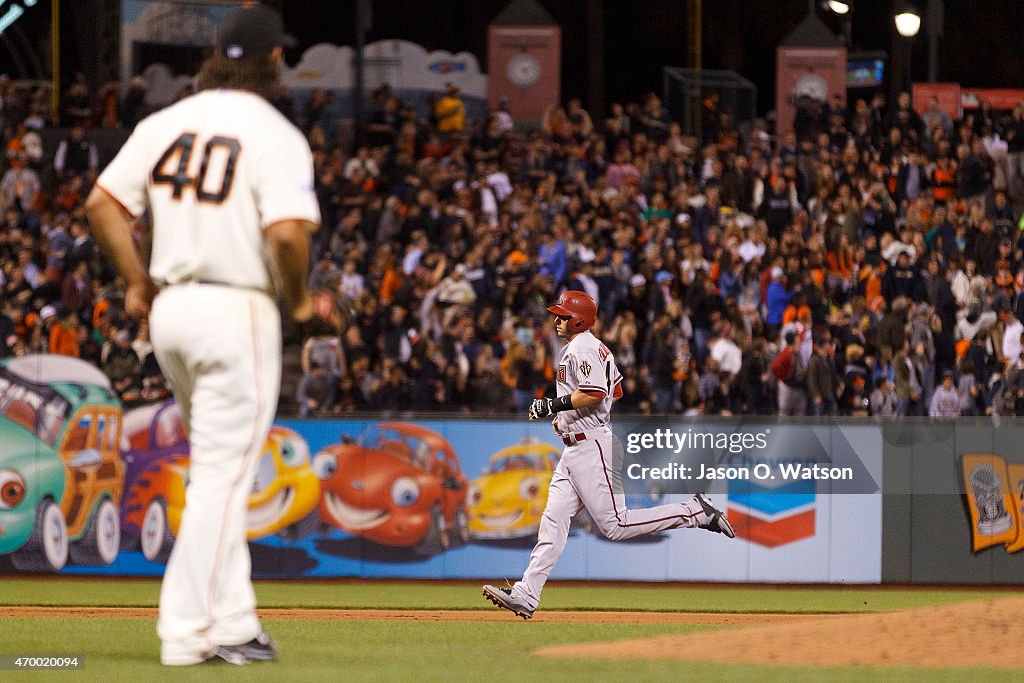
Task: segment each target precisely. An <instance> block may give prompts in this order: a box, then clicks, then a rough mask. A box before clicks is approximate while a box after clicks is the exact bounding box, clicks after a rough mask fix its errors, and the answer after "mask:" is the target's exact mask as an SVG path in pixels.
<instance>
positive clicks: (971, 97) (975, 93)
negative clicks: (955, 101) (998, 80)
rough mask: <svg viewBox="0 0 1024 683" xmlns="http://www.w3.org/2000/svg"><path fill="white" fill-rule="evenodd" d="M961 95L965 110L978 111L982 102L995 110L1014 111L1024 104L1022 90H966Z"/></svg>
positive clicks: (1023, 92) (1023, 91)
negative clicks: (985, 102)
mask: <svg viewBox="0 0 1024 683" xmlns="http://www.w3.org/2000/svg"><path fill="white" fill-rule="evenodd" d="M961 93H962V94H961V98H960V99H961V102H962V104H963V108H964V109H977V108H978V107H980V106H981V102H982V100H987V101H988V103H989V104H991V105H992V108H993V109H1013V108H1014V107H1016V106H1017V105H1018V104H1020V103H1021V102H1024V90H1022V89H1020V88H964V89H963V90H962V91H961Z"/></svg>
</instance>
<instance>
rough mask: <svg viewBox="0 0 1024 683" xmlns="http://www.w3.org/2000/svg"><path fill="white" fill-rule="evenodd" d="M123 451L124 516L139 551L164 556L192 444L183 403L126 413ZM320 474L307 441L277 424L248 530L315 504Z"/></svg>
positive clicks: (280, 524) (257, 531) (254, 534)
mask: <svg viewBox="0 0 1024 683" xmlns="http://www.w3.org/2000/svg"><path fill="white" fill-rule="evenodd" d="M122 449H123V450H122V454H121V457H122V458H123V459H124V462H125V465H126V467H127V474H126V477H125V496H124V505H123V507H122V511H121V512H122V519H123V524H124V528H125V531H126V532H127V535H129V536H130V537H132V538H138V539H139V542H140V546H141V550H142V554H143V555H144V556H145V557H146V559H148V560H151V561H157V562H162V561H166V559H167V557H168V556H169V555H170V551H171V547H172V546H173V543H174V537H175V535H176V534H177V532H178V527H179V525H180V524H181V514H182V510H183V508H184V507H185V489H186V487H187V484H188V468H189V445H188V439H187V437H186V433H185V427H184V425H183V424H182V417H181V411H180V410H179V409H178V406H177V404H176V403H175V402H174V401H173V400H170V401H166V402H164V403H161V404H157V405H153V406H146V407H144V408H139V409H137V410H134V411H132V412H131V413H129V414H128V415H127V416H125V437H124V439H123V442H122ZM319 497H320V481H319V480H318V479H317V478H316V475H315V474H314V473H313V469H312V467H311V466H310V462H309V446H307V445H306V442H305V440H304V439H303V438H302V437H301V436H299V434H297V433H296V432H294V431H292V430H290V429H286V428H284V427H278V426H274V427H272V428H271V430H270V434H269V435H268V437H267V441H266V443H265V445H264V449H263V452H262V453H261V455H260V461H259V463H258V464H257V471H256V477H255V480H254V483H253V490H252V492H251V494H250V496H249V510H248V516H247V524H248V532H247V537H248V538H249V539H250V540H252V539H256V538H263V537H264V536H268V535H270V534H273V533H277V532H279V531H281V530H282V529H285V528H286V527H288V526H289V525H291V524H293V523H295V522H297V521H298V520H300V519H302V518H304V517H305V516H306V515H308V514H309V513H310V512H312V511H313V509H314V508H315V507H316V503H317V500H318V499H319Z"/></svg>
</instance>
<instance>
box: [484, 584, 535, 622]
mask: <svg viewBox="0 0 1024 683" xmlns="http://www.w3.org/2000/svg"><path fill="white" fill-rule="evenodd" d="M483 593H484V597H485V598H487V599H488V600H490V601H491V602H493V603H494V604H495V605H497V606H498V607H501V608H502V609H507V610H508V611H509V612H512V613H513V614H515V615H516V616H517V617H522V618H523V619H529V618H530V617H532V616H533V608H532V607H530V606H529V605H527V604H526V603H525V602H523V601H522V600H520V599H519V598H517V597H515V596H513V595H512V589H511V588H498V587H497V586H491V585H487V586H484V590H483Z"/></svg>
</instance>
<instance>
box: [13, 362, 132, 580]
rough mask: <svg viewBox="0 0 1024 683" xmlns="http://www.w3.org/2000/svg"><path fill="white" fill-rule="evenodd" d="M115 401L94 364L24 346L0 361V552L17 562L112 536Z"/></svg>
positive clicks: (63, 555)
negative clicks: (28, 351)
mask: <svg viewBox="0 0 1024 683" xmlns="http://www.w3.org/2000/svg"><path fill="white" fill-rule="evenodd" d="M121 421H122V410H121V403H120V401H119V400H118V398H117V397H116V395H115V394H114V393H113V391H112V390H111V387H110V382H109V380H108V379H107V378H106V376H105V375H103V373H102V372H100V371H99V370H98V369H97V368H96V367H94V366H92V365H90V364H88V363H86V362H84V361H81V360H78V359H76V358H71V357H67V356H42V355H30V356H22V357H19V358H13V359H9V360H7V361H5V362H4V363H3V364H2V365H0V553H11V561H12V563H13V564H14V566H15V567H16V568H18V569H21V570H25V571H54V570H57V569H60V568H61V567H63V566H64V564H65V562H66V561H67V559H68V557H69V556H70V558H71V559H72V561H74V562H76V563H78V564H110V563H111V562H113V561H114V559H116V557H117V553H118V549H119V546H120V523H119V518H118V515H117V506H118V504H119V502H120V496H121V488H122V482H123V478H124V470H123V467H122V465H121V460H120V458H119V457H117V456H118V448H117V445H118V440H119V438H120V431H121Z"/></svg>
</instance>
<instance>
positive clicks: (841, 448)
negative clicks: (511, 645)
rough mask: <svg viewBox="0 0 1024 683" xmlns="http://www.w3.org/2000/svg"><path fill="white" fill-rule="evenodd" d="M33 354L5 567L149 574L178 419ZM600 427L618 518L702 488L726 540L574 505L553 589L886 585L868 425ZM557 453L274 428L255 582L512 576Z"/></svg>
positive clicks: (179, 477) (5, 457) (372, 426)
mask: <svg viewBox="0 0 1024 683" xmlns="http://www.w3.org/2000/svg"><path fill="white" fill-rule="evenodd" d="M35 358H36V359H37V361H38V359H39V358H40V357H35ZM43 358H50V359H59V362H58V363H57V364H56V365H53V361H48V363H49V364H48V365H42V364H40V363H39V362H37V361H31V360H30V361H27V362H26V361H22V360H15V361H7V362H5V363H4V364H0V435H2V438H0V496H2V503H3V504H2V505H0V569H2V570H4V571H49V572H53V571H58V572H61V573H64V574H112V575H160V574H161V573H162V572H163V569H164V563H165V562H166V560H167V558H168V556H169V554H170V550H171V548H172V547H173V544H174V539H175V534H176V532H177V529H178V524H179V522H180V519H181V511H182V508H183V506H184V502H185V490H186V488H187V486H188V464H189V455H188V443H187V440H186V438H185V430H184V427H183V425H182V421H181V413H180V411H179V410H178V408H177V406H176V405H175V404H174V403H173V401H166V402H163V403H159V404H154V405H149V406H144V407H141V408H134V409H131V410H127V411H126V410H125V409H124V408H123V407H122V406H121V404H120V402H119V401H117V399H116V398H112V396H113V394H112V393H111V392H110V391H109V384H108V383H107V382H106V381H105V378H104V377H103V376H102V374H101V373H99V372H98V371H97V370H95V368H91V366H88V365H87V364H85V363H83V362H81V361H76V360H72V359H67V358H64V357H60V356H55V357H43ZM614 432H615V435H616V438H617V440H618V446H617V447H616V448H614V449H613V450H615V451H616V453H617V454H618V457H620V458H621V460H620V461H619V462H620V463H621V468H620V470H619V471H620V472H621V482H620V485H621V493H622V495H623V496H624V502H625V504H626V505H628V506H630V507H650V506H653V505H663V504H670V503H676V502H678V503H682V502H686V501H688V500H690V498H692V496H693V494H694V493H695V492H696V491H706V492H708V493H710V494H711V495H712V496H713V499H714V500H715V503H716V505H718V506H719V507H721V508H723V509H726V510H727V511H728V516H729V518H730V519H732V520H733V524H734V525H735V527H736V531H737V538H736V539H728V538H726V537H724V536H722V535H719V534H711V533H707V532H704V531H701V530H698V529H675V530H672V531H666V532H661V533H658V534H654V535H649V536H642V537H639V538H636V539H632V540H630V541H626V542H611V541H608V540H607V539H605V538H604V536H603V535H602V534H601V532H600V531H599V530H598V528H597V526H596V524H595V523H594V521H593V520H592V519H591V518H590V517H589V515H588V514H587V513H586V511H585V510H583V511H581V512H580V514H578V515H577V516H576V517H575V519H574V521H573V525H572V528H571V530H570V536H569V540H568V543H567V545H566V548H565V553H564V554H563V556H562V558H561V560H560V561H559V563H558V565H557V566H556V568H555V571H554V573H553V575H552V576H553V578H561V579H624V580H649V581H669V580H672V581H687V580H692V581H738V582H744V581H759V582H760V581H768V582H815V583H819V582H844V583H846V582H854V583H874V582H878V581H879V580H880V579H881V562H882V560H881V527H882V524H881V508H882V503H881V496H880V493H881V489H880V486H879V484H880V482H881V479H882V462H881V451H882V448H881V435H880V432H879V429H878V427H877V426H875V425H874V424H859V425H831V424H827V423H821V424H815V425H810V424H806V423H805V424H799V425H788V424H775V423H768V422H765V423H746V422H744V421H741V420H724V421H719V422H701V421H687V420H684V419H682V418H674V419H670V418H663V419H661V420H658V421H652V420H646V421H644V420H638V421H622V422H621V423H618V424H616V425H615V427H614ZM563 448H564V444H563V443H562V439H561V438H560V437H559V436H558V435H556V434H555V433H554V432H553V431H552V429H551V427H550V425H548V424H546V423H537V422H527V421H525V420H519V419H515V420H487V419H478V418H474V419H467V418H450V419H402V420H389V419H369V418H367V419H345V420H280V421H278V422H277V423H276V424H275V425H274V426H273V428H272V430H271V432H270V435H269V437H268V439H267V441H266V443H265V444H264V446H263V449H262V453H261V456H260V460H259V465H258V468H257V473H256V478H255V482H254V484H253V488H252V491H251V492H250V497H249V508H248V518H247V519H248V528H249V541H250V549H251V553H252V560H253V572H254V574H255V575H256V576H260V577H338V576H359V577H409V578H481V577H495V576H515V575H517V574H519V573H520V572H522V571H523V569H524V568H525V567H526V564H527V562H528V559H529V555H530V550H531V549H532V547H533V545H534V544H535V542H536V540H537V529H538V527H539V524H540V517H541V514H542V512H543V510H544V505H545V503H546V500H547V491H548V485H549V483H550V481H551V477H552V473H553V471H554V469H555V468H556V467H557V466H558V462H559V459H560V457H561V456H562V451H563ZM57 531H59V532H60V533H57ZM54 538H59V539H61V540H62V543H60V544H58V543H55V542H52V541H53V539H54Z"/></svg>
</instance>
